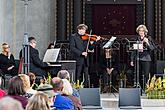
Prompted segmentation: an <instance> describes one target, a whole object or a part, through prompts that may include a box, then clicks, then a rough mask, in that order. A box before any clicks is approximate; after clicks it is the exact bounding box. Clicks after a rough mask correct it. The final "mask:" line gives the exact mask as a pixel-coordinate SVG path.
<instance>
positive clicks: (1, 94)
mask: <svg viewBox="0 0 165 110" xmlns="http://www.w3.org/2000/svg"><path fill="white" fill-rule="evenodd" d="M1 82H2V80H1V78H0V86H1ZM5 95H6V92H5V91H4V90H2V89H1V88H0V98H1V97H3V96H5Z"/></svg>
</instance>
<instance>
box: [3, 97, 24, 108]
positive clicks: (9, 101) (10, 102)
mask: <svg viewBox="0 0 165 110" xmlns="http://www.w3.org/2000/svg"><path fill="white" fill-rule="evenodd" d="M0 102H1V103H0V110H23V108H22V105H21V103H20V102H19V101H17V100H15V99H13V98H11V97H8V96H6V97H3V98H1V99H0Z"/></svg>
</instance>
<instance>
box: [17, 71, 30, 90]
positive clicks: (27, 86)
mask: <svg viewBox="0 0 165 110" xmlns="http://www.w3.org/2000/svg"><path fill="white" fill-rule="evenodd" d="M19 77H20V78H21V79H22V81H23V86H24V89H25V91H27V90H28V89H30V79H29V76H28V75H26V74H19Z"/></svg>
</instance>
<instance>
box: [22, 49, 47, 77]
mask: <svg viewBox="0 0 165 110" xmlns="http://www.w3.org/2000/svg"><path fill="white" fill-rule="evenodd" d="M29 50H30V71H31V72H33V73H35V74H37V75H41V76H46V75H47V73H46V71H44V69H45V68H47V67H48V64H47V63H45V62H42V60H41V59H40V58H39V52H38V50H37V49H35V48H33V47H31V46H30V49H29ZM21 56H22V51H21V52H20V58H21Z"/></svg>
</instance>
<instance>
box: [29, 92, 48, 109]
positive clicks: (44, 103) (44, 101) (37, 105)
mask: <svg viewBox="0 0 165 110" xmlns="http://www.w3.org/2000/svg"><path fill="white" fill-rule="evenodd" d="M26 110H50V105H49V98H48V96H47V95H46V94H45V93H43V92H38V93H37V94H35V95H34V96H33V97H31V98H30V100H29V102H28V104H27V106H26Z"/></svg>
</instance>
